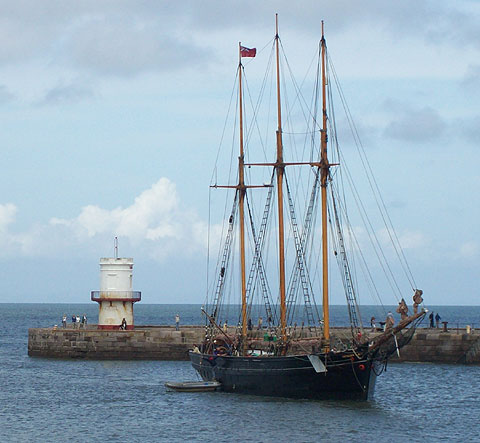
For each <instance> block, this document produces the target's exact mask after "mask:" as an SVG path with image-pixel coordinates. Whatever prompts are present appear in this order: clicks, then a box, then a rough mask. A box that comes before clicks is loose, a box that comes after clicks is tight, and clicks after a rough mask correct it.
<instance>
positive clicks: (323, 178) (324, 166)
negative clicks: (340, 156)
mask: <svg viewBox="0 0 480 443" xmlns="http://www.w3.org/2000/svg"><path fill="white" fill-rule="evenodd" d="M321 49H322V113H323V125H322V136H321V156H320V163H321V167H320V171H321V174H320V184H321V196H322V258H323V260H322V262H323V265H322V275H323V279H322V280H323V303H322V304H323V322H324V325H323V337H324V339H325V347H326V351H328V350H329V349H330V316H329V307H328V238H327V235H328V233H327V180H328V175H329V169H330V165H329V163H328V157H327V97H326V84H327V80H326V75H325V50H326V44H325V36H324V32H323V20H322V40H321Z"/></svg>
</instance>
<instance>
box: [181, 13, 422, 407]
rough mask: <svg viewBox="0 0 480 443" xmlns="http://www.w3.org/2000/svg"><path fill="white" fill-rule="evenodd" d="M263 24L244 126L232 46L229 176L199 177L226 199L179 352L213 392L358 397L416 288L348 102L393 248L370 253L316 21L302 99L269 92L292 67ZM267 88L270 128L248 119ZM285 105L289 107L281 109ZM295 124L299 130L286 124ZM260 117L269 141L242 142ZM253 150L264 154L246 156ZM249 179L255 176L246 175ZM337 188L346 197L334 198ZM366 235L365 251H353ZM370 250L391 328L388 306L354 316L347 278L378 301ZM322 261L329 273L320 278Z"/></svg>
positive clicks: (369, 389) (399, 334) (405, 330)
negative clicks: (196, 321)
mask: <svg viewBox="0 0 480 443" xmlns="http://www.w3.org/2000/svg"><path fill="white" fill-rule="evenodd" d="M275 31H276V32H275V36H274V38H273V40H272V41H271V45H267V46H266V47H265V48H264V49H263V50H261V51H260V52H262V53H263V52H265V53H267V54H266V55H267V56H268V47H270V55H269V57H266V58H268V62H267V63H266V65H267V71H268V72H271V74H270V75H268V74H265V76H264V77H263V82H262V83H261V85H260V88H259V89H260V93H259V99H258V100H257V101H255V102H254V104H253V105H252V107H251V108H248V112H249V114H250V115H251V117H250V120H248V123H247V119H246V117H245V116H246V114H247V108H246V105H245V101H246V97H251V92H250V89H249V87H248V83H247V82H246V80H245V75H246V74H245V67H244V64H243V62H244V60H246V59H248V60H247V61H248V66H249V67H250V65H252V69H253V66H254V65H253V63H254V62H257V60H258V59H259V58H260V57H258V55H259V54H257V50H256V49H253V48H252V49H250V48H247V47H244V46H242V44H241V43H240V44H239V49H238V52H239V63H238V70H237V73H236V82H235V83H236V87H235V88H234V90H235V91H236V92H235V94H233V95H232V96H233V97H235V98H236V101H237V106H235V109H237V110H238V111H237V112H236V115H235V118H234V120H235V123H236V125H235V127H236V136H235V137H234V138H233V139H234V140H235V142H234V144H235V146H236V149H235V150H236V153H235V155H234V158H235V157H236V158H235V163H237V162H238V163H237V165H238V167H237V168H233V169H234V170H235V169H236V171H235V172H234V173H232V175H231V179H232V181H233V184H232V182H230V183H231V184H228V183H227V184H218V183H217V182H216V175H215V181H214V182H213V183H212V184H211V189H212V190H219V191H218V192H226V193H228V192H230V193H231V194H233V204H232V205H229V206H225V208H226V209H225V212H224V223H223V227H222V228H220V227H218V226H217V228H216V229H212V230H211V231H210V233H209V238H210V239H211V240H212V241H211V242H210V243H212V244H213V243H215V240H216V239H217V238H221V240H220V241H217V243H218V244H219V253H218V263H217V265H216V268H215V271H214V273H212V274H213V275H214V278H211V279H210V281H209V283H208V286H209V296H208V298H207V302H206V304H205V306H204V307H203V308H202V311H203V314H204V315H205V320H206V328H205V338H204V341H203V342H202V343H199V344H198V345H197V346H195V348H194V349H193V350H192V351H190V352H189V356H190V360H191V362H192V365H193V367H194V369H195V370H196V371H197V372H198V374H199V375H200V376H201V378H202V379H203V380H204V381H205V382H213V381H215V382H218V383H219V384H220V386H221V389H222V390H223V391H226V392H238V393H246V394H254V395H265V396H277V397H290V398H312V399H358V400H368V399H370V398H371V396H372V395H373V392H374V387H375V380H376V377H377V376H378V375H380V374H381V373H382V372H383V370H384V368H385V367H386V364H387V361H388V359H389V358H390V357H391V356H392V355H393V354H395V353H399V352H400V349H401V348H402V346H404V345H405V344H406V343H408V341H409V340H410V339H411V337H412V335H413V333H414V331H415V328H416V326H417V325H418V323H419V322H420V321H421V320H422V319H423V318H424V316H425V310H423V309H421V308H420V305H421V303H422V301H423V300H422V291H421V290H420V289H417V287H416V285H415V280H414V279H413V276H412V274H411V271H410V267H409V266H408V263H407V262H406V259H405V256H404V254H403V252H402V249H401V246H400V244H399V241H398V236H397V235H396V233H395V231H394V229H393V224H392V223H391V220H390V217H389V216H388V214H387V213H386V205H385V204H384V203H383V199H382V197H381V194H380V190H379V187H378V186H377V183H376V181H375V179H374V177H373V175H371V174H372V171H371V168H370V166H369V163H368V160H367V159H366V155H365V152H364V150H363V147H362V145H361V143H360V142H359V141H358V139H357V137H358V133H357V131H356V129H355V126H354V125H353V123H352V120H351V114H350V112H349V111H348V107H346V115H347V119H346V121H347V122H348V123H349V124H350V126H351V128H352V133H353V134H354V136H353V140H354V143H355V144H356V146H357V149H358V151H359V155H360V156H361V158H362V159H363V160H362V161H361V162H358V163H356V164H355V166H359V165H360V164H361V163H363V166H365V171H366V174H367V177H369V179H368V183H369V184H370V186H371V190H370V191H369V192H368V193H369V194H370V196H374V197H375V198H374V200H375V201H376V204H377V207H378V210H379V212H380V214H381V215H380V217H379V218H380V219H381V220H382V221H383V223H384V225H385V227H384V228H383V231H382V232H388V234H389V237H390V240H391V241H392V244H393V247H392V248H391V249H389V251H387V252H384V251H382V250H381V246H382V243H383V241H379V239H378V236H377V234H376V232H377V231H375V230H374V228H373V226H372V221H371V218H372V215H371V212H370V210H369V209H368V207H367V206H366V205H364V204H363V203H362V200H361V199H360V195H359V193H358V189H357V185H356V182H355V181H354V179H353V178H352V176H351V175H350V169H348V167H347V160H346V158H345V157H346V156H344V154H343V153H342V150H341V149H340V142H339V137H338V135H337V130H336V129H337V125H336V123H335V108H334V106H333V101H332V100H331V99H332V98H333V96H334V85H337V90H336V94H337V95H338V96H339V97H340V101H341V102H342V103H343V104H344V105H345V97H344V94H343V92H342V89H341V86H340V85H339V83H338V79H337V76H336V74H335V70H334V67H333V63H332V61H331V58H330V56H329V54H328V52H327V45H326V41H325V37H324V25H323V22H322V24H321V40H320V44H319V48H318V52H317V54H316V63H312V65H313V66H314V68H313V71H315V75H313V76H312V77H314V82H313V83H314V85H313V88H312V89H313V93H312V96H311V98H309V99H306V98H305V96H304V95H303V92H302V91H303V89H302V87H301V85H300V83H299V82H296V81H295V80H293V85H294V86H293V87H292V88H293V91H294V92H293V94H290V95H286V93H285V94H284V93H283V92H282V91H283V89H282V88H283V87H284V84H285V80H286V78H285V77H287V75H286V74H291V66H290V63H289V62H288V60H287V59H286V56H285V54H284V51H283V46H282V44H281V40H280V37H279V34H278V17H277V19H276V28H275ZM266 48H267V49H266ZM281 56H283V58H282V57H281ZM255 57H256V58H255ZM245 63H247V62H245ZM284 74H285V75H284ZM245 91H247V93H246V92H245ZM269 95H270V96H273V97H274V105H273V106H271V107H270V108H268V109H267V111H266V114H267V115H268V114H270V115H271V114H274V115H275V123H274V124H276V130H274V129H273V130H272V129H270V128H271V127H272V125H269V124H268V118H266V117H263V116H261V115H260V113H261V110H262V109H263V108H262V106H261V104H260V103H261V98H262V97H263V98H264V97H265V96H269ZM282 100H283V101H282ZM284 102H288V104H290V105H297V106H298V109H300V108H301V109H302V110H301V111H299V110H298V109H297V110H286V109H287V108H286V107H285V106H284ZM307 103H310V105H308V106H307V105H306V104H307ZM284 120H285V123H284ZM301 121H303V129H301V130H299V131H297V130H296V129H293V126H294V124H295V125H297V124H298V123H299V122H301ZM262 125H265V126H266V127H267V129H266V131H267V132H266V133H268V135H266V136H264V137H263V138H262V136H261V135H260V136H259V137H258V138H259V140H260V141H258V142H254V141H253V135H252V134H254V133H258V134H263V130H262V129H261V128H262ZM283 125H285V126H286V127H287V129H285V127H284V126H283ZM284 139H287V140H284ZM299 140H300V141H299ZM269 148H270V149H269ZM261 157H263V161H259V159H260V158H261ZM356 169H358V168H356ZM258 170H262V171H263V172H261V173H257V171H258ZM262 174H263V175H262ZM258 177H259V178H260V180H261V179H262V177H263V178H264V180H262V181H261V182H260V183H258V182H256V181H255V180H257V179H258ZM372 177H373V178H372ZM265 178H266V179H265ZM347 189H349V190H350V191H351V194H352V195H353V197H350V198H347V197H346V194H347ZM220 190H221V191H220ZM215 192H216V191H215ZM227 198H228V197H227ZM230 201H231V200H230ZM348 202H350V203H351V202H354V205H355V206H357V209H358V210H359V213H360V214H361V219H363V220H364V222H365V226H366V228H365V230H364V233H365V232H367V233H368V235H364V236H363V237H364V238H359V234H358V233H356V229H355V226H354V225H353V222H352V221H351V217H350V213H349V212H348V211H347V203H348ZM219 232H221V235H220V234H219ZM367 239H369V240H370V243H371V247H372V249H373V250H374V252H370V253H366V252H362V248H361V246H362V245H363V243H365V242H366V241H367ZM392 251H395V253H396V254H392ZM389 255H396V257H397V258H398V259H399V261H400V265H401V266H399V269H403V270H404V274H405V276H406V279H405V280H406V281H407V283H408V285H409V286H410V288H408V290H411V291H412V292H411V293H410V296H413V302H414V303H413V312H412V313H409V308H408V306H407V303H406V302H405V300H404V296H405V297H407V295H406V294H405V293H404V292H402V289H400V284H399V283H397V282H398V281H397V280H396V278H395V277H394V275H393V272H392V270H393V267H392V266H390V265H389V264H388V263H387V262H386V260H387V258H388V256H389ZM369 257H374V258H375V259H376V260H377V261H378V263H377V265H376V266H375V267H374V268H375V269H377V270H378V269H380V270H381V271H383V274H384V276H385V280H386V281H387V282H389V284H390V285H391V287H392V288H393V289H392V290H394V291H396V294H398V295H397V299H398V302H399V305H398V308H397V312H398V313H399V314H400V315H401V320H400V321H399V322H398V323H397V324H395V321H394V319H393V315H392V314H391V313H389V314H388V315H386V318H385V324H383V322H382V323H380V322H379V321H377V320H375V319H373V318H372V319H371V326H370V327H368V328H366V327H364V324H363V323H362V319H361V312H360V309H359V303H358V302H357V300H358V296H359V292H358V291H359V290H358V288H357V283H358V286H362V284H360V283H359V280H360V278H359V277H358V274H359V273H361V274H362V275H363V276H364V283H363V287H370V288H371V289H372V288H373V293H374V295H376V296H378V295H379V293H380V292H381V290H382V289H381V288H382V287H383V286H382V284H383V283H380V280H377V279H376V277H374V276H373V274H372V271H371V270H370V268H369V267H368V264H367V263H368V261H367V258H369ZM330 263H335V264H336V265H337V266H336V267H338V270H339V273H338V274H339V277H338V279H337V280H335V281H334V282H333V283H332V277H331V274H333V272H332V271H331V270H330V267H329V264H330ZM332 268H333V266H332ZM332 291H335V294H337V293H338V292H344V294H345V300H346V306H347V308H348V314H349V319H350V326H349V327H347V328H343V329H341V328H332V326H331V321H330V318H331V315H330V310H331V309H330V298H331V292H332ZM317 292H318V293H320V294H321V296H318V295H317V297H318V298H319V300H318V301H317V299H316V293H317ZM342 298H343V296H342ZM407 298H410V297H407ZM232 319H234V321H233V324H232ZM228 322H230V323H228ZM379 325H381V326H382V327H378V326H379Z"/></svg>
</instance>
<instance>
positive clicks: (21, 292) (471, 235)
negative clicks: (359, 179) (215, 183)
mask: <svg viewBox="0 0 480 443" xmlns="http://www.w3.org/2000/svg"><path fill="white" fill-rule="evenodd" d="M299 5H301V7H300V6H299ZM275 12H278V13H279V16H280V29H281V32H280V34H281V38H282V42H283V45H284V47H285V50H286V51H287V54H290V55H291V58H290V62H291V63H292V66H294V67H295V70H298V77H299V78H302V72H303V71H305V70H306V68H307V67H308V64H309V63H310V61H311V57H312V54H313V53H314V52H315V49H316V47H317V45H318V40H319V37H320V21H321V20H322V19H323V20H325V23H326V30H327V40H328V46H329V51H330V55H331V57H332V59H333V60H334V63H335V67H336V71H337V73H338V75H339V77H340V78H341V80H342V82H343V86H344V90H345V93H346V95H347V98H348V100H349V105H350V108H351V111H352V113H353V115H354V117H355V121H356V124H357V126H358V128H359V131H360V136H361V137H362V140H363V143H364V145H365V148H366V150H367V151H368V152H369V157H370V159H371V161H372V166H373V167H374V168H375V170H376V171H377V180H378V181H379V182H380V183H382V184H384V185H383V186H382V191H383V195H384V197H385V200H386V204H387V206H388V208H389V211H390V213H391V215H392V219H393V220H394V223H395V226H396V228H397V231H398V233H399V236H400V238H401V239H402V241H403V242H404V247H405V252H406V255H407V257H408V259H409V263H410V266H411V268H412V271H413V273H414V275H415V278H416V281H417V283H418V285H419V286H420V287H421V288H423V290H424V292H425V296H426V301H427V303H429V304H433V305H435V304H467V305H468V304H478V301H479V297H478V292H479V289H478V287H479V277H478V275H479V264H480V249H479V246H480V245H479V242H480V240H479V239H480V224H479V223H478V220H479V219H480V210H479V208H480V204H479V203H480V197H479V194H478V191H479V189H480V173H479V167H478V164H479V163H480V152H479V150H478V147H479V138H480V108H479V106H478V103H479V101H480V92H479V91H480V61H479V60H480V32H479V27H478V23H479V22H480V4H479V3H478V2H476V1H461V0H460V1H456V2H450V1H442V0H437V1H417V0H406V1H402V2H397V1H384V0H382V1H380V0H375V1H364V2H358V1H353V0H352V1H348V0H345V1H336V2H330V1H318V0H317V1H301V2H291V1H283V0H282V1H278V0H277V1H275V2H273V1H263V2H256V1H242V2H237V1H228V0H227V1H202V2H199V1H194V0H191V1H189V0H185V1H182V2H167V1H164V2H159V1H153V0H151V1H149V0H142V1H138V0H137V1H133V0H103V1H101V2H99V1H93V0H92V1H87V0H84V1H73V0H69V1H65V0H56V1H54V0H44V1H42V2H39V1H34V0H17V1H15V2H12V1H0V125H1V128H2V130H1V131H0V177H1V186H0V261H1V263H0V269H1V271H0V276H1V279H0V282H1V283H0V302H88V301H89V291H90V290H94V289H98V280H99V275H98V273H99V267H98V260H99V258H100V257H103V256H111V255H112V253H113V237H114V236H116V235H117V236H118V237H119V242H120V255H121V256H127V257H133V258H134V260H135V271H134V286H135V289H137V290H141V291H142V292H143V300H144V302H145V303H202V302H203V301H204V297H205V274H206V272H205V269H206V264H205V262H206V260H205V257H206V232H207V225H208V209H207V207H208V195H209V190H208V185H209V183H210V178H211V174H212V165H213V164H214V162H215V156H216V154H217V148H218V145H219V141H220V138H221V134H222V130H223V124H224V119H225V113H226V111H227V107H228V103H229V100H230V95H231V91H232V83H233V80H234V75H235V69H236V63H237V47H238V46H237V45H238V42H239V41H242V42H243V43H244V44H245V45H247V46H252V47H253V46H256V47H257V48H262V47H263V46H264V45H265V44H267V43H268V42H269V41H270V40H271V38H272V36H273V33H274V13H275ZM407 295H409V294H407ZM383 301H384V303H394V302H395V299H394V298H390V296H389V295H388V294H386V296H385V299H384V300H383ZM365 302H368V301H367V300H365Z"/></svg>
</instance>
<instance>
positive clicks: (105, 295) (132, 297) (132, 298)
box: [90, 291, 142, 303]
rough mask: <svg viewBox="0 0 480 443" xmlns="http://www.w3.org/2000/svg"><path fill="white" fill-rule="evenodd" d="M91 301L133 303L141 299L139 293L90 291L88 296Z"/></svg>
mask: <svg viewBox="0 0 480 443" xmlns="http://www.w3.org/2000/svg"><path fill="white" fill-rule="evenodd" d="M90 298H91V300H92V301H96V302H101V301H103V300H109V301H129V302H132V303H135V302H137V301H140V300H141V299H142V293H141V292H140V291H92V292H91V296H90Z"/></svg>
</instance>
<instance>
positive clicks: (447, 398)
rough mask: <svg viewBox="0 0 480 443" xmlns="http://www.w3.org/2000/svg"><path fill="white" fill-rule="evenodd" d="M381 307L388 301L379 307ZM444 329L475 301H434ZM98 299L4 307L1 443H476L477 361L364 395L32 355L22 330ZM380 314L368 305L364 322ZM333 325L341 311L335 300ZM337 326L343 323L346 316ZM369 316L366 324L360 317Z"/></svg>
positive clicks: (479, 410) (396, 367) (384, 380)
mask: <svg viewBox="0 0 480 443" xmlns="http://www.w3.org/2000/svg"><path fill="white" fill-rule="evenodd" d="M387 308H388V307H387ZM432 310H434V311H435V312H437V310H438V312H439V313H440V315H441V316H442V320H446V321H449V326H450V325H453V326H454V327H456V325H457V324H458V325H459V326H460V327H462V326H465V325H466V324H470V325H472V324H473V325H474V326H475V325H478V326H480V308H479V307H451V306H449V307H446V306H443V307H433V308H432ZM64 313H65V314H67V315H69V316H71V315H72V314H73V313H75V314H79V315H82V314H83V313H86V314H87V316H88V317H89V319H90V322H92V323H94V322H96V315H97V307H96V305H95V304H93V303H92V304H81V305H80V304H79V305H66V304H0V362H1V364H0V380H1V386H0V441H1V442H17V441H19V442H23V441H32V442H44V441H50V442H52V441H53V442H56V441H59V442H60V441H61V442H63V441H67V440H70V441H113V442H116V441H118V442H120V441H121V442H125V441H133V442H140V441H142V442H146V441H174V442H175V441H184V440H190V441H215V442H227V441H239V442H243V441H245V442H250V441H251V442H273V441H276V442H279V441H282V442H283V441H286V442H297V441H298V442H317V441H334V442H336V441H382V442H396V441H439V440H448V441H479V439H480V436H479V435H480V425H479V424H478V417H479V416H480V401H479V398H480V382H479V380H480V367H478V366H454V365H432V364H405V363H404V364H390V365H389V366H388V369H387V372H386V373H384V374H382V376H381V377H380V378H379V379H378V381H377V387H376V392H375V399H374V400H373V401H370V402H368V403H357V402H338V401H336V402H327V401H302V400H286V399H272V398H262V397H252V396H245V395H232V394H224V393H200V394H198V393H188V394H185V393H182V394H180V393H172V392H167V391H166V390H165V387H164V383H165V382H166V381H168V380H193V379H196V376H195V373H194V371H193V369H192V368H191V366H190V364H189V363H188V362H160V361H125V362H118V361H75V360H51V359H42V358H29V357H28V356H27V330H28V328H30V327H39V326H52V325H53V324H58V323H59V322H60V321H61V316H62V314H64ZM176 313H179V314H180V317H181V323H183V324H201V322H202V319H201V315H200V307H199V306H197V305H195V306H194V305H142V304H141V303H140V304H138V305H137V306H135V320H136V323H137V324H173V322H174V316H175V314H176ZM371 315H376V316H377V318H378V319H380V318H381V316H383V311H382V312H378V311H376V310H375V309H374V308H373V307H366V308H365V310H364V314H363V317H364V319H367V318H368V319H369V318H370V316H371ZM332 317H333V319H334V323H335V324H337V325H341V324H344V325H345V324H347V318H348V317H347V312H346V311H345V309H343V308H342V307H334V308H333V313H332ZM342 322H343V323H342ZM364 322H365V320H364Z"/></svg>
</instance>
